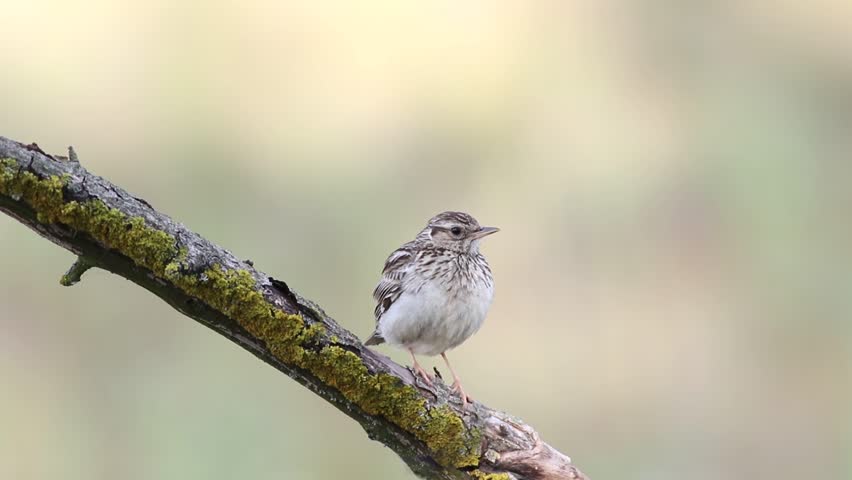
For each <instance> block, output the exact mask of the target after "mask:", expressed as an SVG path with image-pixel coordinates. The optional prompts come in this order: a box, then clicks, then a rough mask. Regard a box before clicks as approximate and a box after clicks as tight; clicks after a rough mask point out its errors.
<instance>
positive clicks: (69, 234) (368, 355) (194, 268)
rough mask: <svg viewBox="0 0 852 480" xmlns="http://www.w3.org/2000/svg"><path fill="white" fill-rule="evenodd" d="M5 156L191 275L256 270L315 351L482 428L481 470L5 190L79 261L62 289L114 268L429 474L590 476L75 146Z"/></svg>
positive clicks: (259, 283) (13, 210)
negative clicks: (110, 214)
mask: <svg viewBox="0 0 852 480" xmlns="http://www.w3.org/2000/svg"><path fill="white" fill-rule="evenodd" d="M0 159H12V160H14V164H13V165H14V168H16V169H17V172H15V174H16V175H19V174H22V173H23V172H29V173H31V174H33V175H35V176H36V177H37V178H39V179H46V178H50V177H51V176H57V177H61V178H63V179H64V184H65V185H64V187H63V190H62V196H63V200H64V201H67V202H71V201H76V202H80V203H82V202H91V201H100V202H103V203H104V204H105V205H107V206H109V207H111V208H114V209H116V210H118V211H120V212H122V213H123V214H125V215H126V216H127V217H128V218H137V217H138V218H141V219H143V220H144V222H145V225H147V226H148V227H151V228H153V229H156V230H159V231H162V232H165V233H167V234H168V235H170V236H172V237H174V238H175V239H176V240H177V244H178V247H179V248H180V249H183V251H184V252H185V253H186V255H185V258H184V259H183V260H182V263H181V265H182V269H183V273H184V274H201V272H204V271H205V270H207V269H208V268H211V267H212V266H213V265H219V266H221V268H222V269H223V270H234V269H240V270H244V271H247V272H249V273H250V274H251V278H253V279H254V282H255V288H256V290H257V291H258V292H261V293H262V295H263V298H264V300H265V301H266V302H268V303H269V306H270V308H273V309H280V310H282V311H284V312H286V313H290V314H298V315H301V316H302V317H303V318H304V321H305V323H306V324H308V325H316V324H319V325H322V326H323V327H324V332H325V333H324V334H323V335H322V337H321V338H319V339H318V340H317V341H316V344H315V345H314V347H312V348H320V347H321V346H323V345H327V344H331V343H332V342H333V343H334V344H335V345H339V346H341V347H343V348H345V350H347V351H349V352H352V353H354V354H355V355H357V357H358V359H359V360H360V361H361V362H362V363H363V365H365V366H366V368H367V370H368V371H369V372H370V374H380V373H384V374H388V375H392V376H394V377H396V378H398V379H399V381H401V382H402V383H403V384H405V385H412V386H415V387H416V388H417V391H418V392H419V394H420V395H422V397H423V398H424V399H425V401H426V403H425V405H426V407H425V409H426V411H425V412H424V414H427V415H428V411H429V409H430V408H433V407H435V406H438V405H448V406H450V408H452V409H453V412H454V414H455V415H457V416H458V417H459V418H461V419H462V421H463V422H464V426H465V428H467V429H468V431H472V429H478V431H480V432H481V445H479V446H478V448H476V451H475V452H474V453H475V454H476V456H477V458H478V466H471V467H464V468H455V467H452V466H442V465H440V464H439V462H438V461H436V458H435V456H434V452H433V451H432V450H430V448H429V447H428V446H427V445H425V444H424V443H423V442H421V441H420V440H418V439H417V437H416V436H415V435H414V434H413V433H412V432H409V431H406V430H404V429H403V428H401V427H399V426H397V425H396V424H394V423H393V422H392V421H389V420H388V419H386V418H384V417H382V416H374V415H369V414H367V413H366V412H364V410H362V408H361V407H359V405H358V404H356V403H354V402H353V401H350V400H349V399H347V398H346V396H344V395H343V394H342V393H341V392H340V391H338V390H337V389H336V388H334V387H332V386H330V385H328V384H327V383H326V382H323V381H322V380H320V379H319V378H318V377H317V376H315V375H314V374H313V373H312V372H310V371H306V370H304V369H302V368H299V367H297V366H294V365H290V364H288V363H286V362H284V361H282V360H281V359H280V358H278V357H277V356H276V355H274V354H273V353H272V352H271V351H270V349H269V348H268V346H267V344H266V343H265V342H264V341H263V340H261V339H259V338H257V337H256V336H255V335H253V334H252V333H250V332H249V331H247V330H246V329H245V328H243V327H242V326H241V325H240V324H239V323H238V322H237V321H235V319H233V318H230V317H229V316H227V315H225V314H223V313H222V312H221V311H220V310H217V309H216V308H213V307H211V306H210V305H208V304H207V303H205V302H204V301H202V300H200V299H199V298H195V297H193V296H192V295H190V294H188V293H186V292H185V291H184V290H182V289H181V288H178V287H176V286H175V285H174V284H173V283H171V282H170V281H168V279H166V278H162V276H161V275H160V276H158V275H157V274H155V273H154V272H152V271H151V270H149V269H147V268H145V267H142V266H140V265H138V264H137V263H136V262H134V261H133V260H132V259H131V258H129V257H128V256H127V255H125V253H124V252H122V251H118V250H116V249H113V248H109V246H107V245H104V244H102V243H100V242H99V241H98V240H97V239H95V238H93V236H91V235H89V234H87V232H82V231H78V230H75V229H73V228H69V226H68V225H63V224H62V223H51V222H47V221H45V220H44V216H43V215H42V216H40V215H39V214H40V213H43V212H39V211H38V207H37V206H34V205H32V204H30V203H28V202H27V201H26V199H25V198H22V197H21V196H20V195H14V194H9V193H6V194H4V193H2V190H1V189H0V211H3V212H4V213H6V214H8V215H10V216H11V217H13V218H15V219H16V220H18V221H19V222H21V223H23V224H24V225H26V226H27V227H29V228H31V229H32V230H33V231H35V232H36V233H38V234H39V235H41V236H42V237H44V238H46V239H48V240H50V241H51V242H53V243H55V244H57V245H59V246H61V247H63V248H65V249H67V250H69V251H71V252H73V253H74V254H75V255H77V256H78V257H79V258H80V260H79V261H78V262H76V263H75V264H74V265H73V266H72V268H71V269H70V270H69V271H68V273H67V274H66V275H65V276H64V277H63V284H66V285H73V284H74V283H76V282H78V281H79V280H80V276H81V275H82V274H83V273H84V272H85V271H86V270H87V269H88V268H91V267H96V268H101V269H104V270H108V271H110V272H113V273H115V274H118V275H120V276H122V277H124V278H126V279H128V280H130V281H132V282H134V283H136V284H137V285H139V286H141V287H142V288H144V289H146V290H148V291H150V292H151V293H153V294H155V295H157V296H158V297H160V298H161V299H163V300H164V301H166V302H167V303H168V304H169V305H171V306H172V307H174V308H175V309H177V310H178V311H180V312H181V313H183V314H184V315H186V316H188V317H190V318H192V319H194V320H196V321H198V322H200V323H202V324H204V325H206V326H208V327H209V328H211V329H213V330H214V331H216V332H218V333H219V334H221V335H222V336H224V337H225V338H227V339H229V340H231V341H232V342H235V343H237V344H238V345H240V346H241V347H243V348H244V349H246V350H248V351H249V352H251V353H252V354H254V355H255V356H257V357H258V358H259V359H261V360H263V361H264V362H266V363H268V364H269V365H271V366H273V367H275V368H276V369H278V370H280V371H281V372H283V373H284V374H286V375H287V376H289V377H291V378H292V379H294V380H296V381H297V382H299V383H300V384H302V385H303V386H305V387H307V388H309V389H310V390H311V391H312V392H314V393H315V394H316V395H318V396H319V397H320V398H322V399H323V400H325V401H327V402H329V403H331V404H332V405H334V406H335V407H337V408H338V409H339V410H340V411H341V412H343V413H345V414H346V415H348V416H349V417H351V418H353V419H355V420H356V421H357V422H358V423H360V424H361V426H362V427H363V428H364V430H365V431H366V432H367V435H368V436H369V437H370V438H371V439H374V440H377V441H379V442H381V443H383V444H384V445H387V446H388V447H390V448H391V449H392V450H394V451H395V452H396V453H397V454H398V455H399V456H400V457H401V458H402V459H403V460H404V461H405V462H406V463H407V464H408V465H409V466H410V467H411V469H412V470H413V471H414V472H415V473H416V474H417V475H419V476H421V477H423V478H429V479H459V478H471V477H472V476H473V477H482V478H484V475H486V474H491V473H493V474H504V475H503V476H502V477H491V478H515V479H530V480H533V479H557V478H568V479H585V478H587V477H585V476H584V475H583V474H582V473H581V472H580V471H579V470H578V469H577V468H576V467H574V466H573V465H572V464H571V460H570V459H569V458H568V457H567V456H565V455H563V454H561V453H560V452H558V451H557V450H555V449H554V448H552V447H551V446H549V445H548V444H546V443H544V442H542V441H541V440H540V439H539V436H538V434H537V433H536V432H535V430H533V429H532V427H530V426H528V425H526V424H524V423H523V422H522V421H521V420H519V419H517V418H514V417H512V416H510V415H508V414H506V413H503V412H499V411H496V410H493V409H491V408H488V407H486V406H485V405H482V404H480V403H478V402H474V403H473V404H472V405H470V406H468V408H467V410H462V408H461V405H460V404H459V402H458V399H457V398H455V397H454V396H453V395H452V394H451V392H450V391H449V389H448V387H447V386H446V385H444V384H442V383H441V382H436V385H435V387H429V386H426V385H423V384H422V383H421V382H418V381H417V379H416V378H415V377H414V376H413V375H412V373H411V372H410V371H409V370H408V369H407V368H405V367H403V366H401V365H399V364H397V363H395V362H393V361H392V360H390V359H389V358H387V357H386V356H384V355H381V354H379V353H376V352H374V351H372V350H370V349H368V348H366V347H364V346H363V345H362V343H361V342H360V341H359V339H358V338H357V337H356V336H355V335H353V334H352V333H350V332H349V331H347V330H346V329H344V328H343V327H341V326H340V325H339V324H338V323H337V322H336V321H335V320H334V319H332V318H331V317H329V316H328V315H326V314H325V313H324V312H323V311H322V309H321V308H319V307H318V306H317V305H316V304H314V303H313V302H311V301H309V300H306V299H304V298H302V297H301V296H300V295H299V294H297V293H296V292H295V291H293V290H291V289H290V288H289V287H288V286H287V285H286V284H285V283H284V282H282V281H278V280H273V279H271V278H270V277H269V276H268V275H267V274H265V273H263V272H261V271H260V270H257V269H256V268H254V266H253V265H252V264H251V263H250V262H246V261H243V260H240V259H239V258H237V257H236V256H234V255H233V254H232V253H231V252H229V251H227V250H225V249H224V248H222V247H219V246H218V245H215V244H213V243H212V242H210V241H208V240H207V239H205V238H203V237H201V236H200V235H198V234H196V233H194V232H192V231H190V230H189V229H187V228H186V227H185V226H184V225H183V224H181V223H179V222H176V221H174V220H172V219H171V218H169V217H168V216H166V215H164V214H162V213H160V212H158V211H157V210H155V209H154V208H153V207H152V206H151V205H149V204H148V203H147V202H145V201H144V200H142V199H140V198H137V197H135V196H133V195H131V194H129V193H127V192H126V191H125V190H123V189H122V188H120V187H117V186H115V185H113V184H112V183H110V182H109V181H107V180H105V179H103V178H101V177H98V176H95V175H93V174H91V173H89V172H88V171H87V170H86V169H85V168H83V167H82V166H81V164H80V163H79V162H78V161H77V158H76V154H74V152H73V150H70V151H69V156H68V158H66V157H58V156H51V155H48V154H46V153H44V152H42V151H41V149H39V148H38V146H36V145H35V144H31V145H25V144H22V143H19V142H16V141H13V140H9V139H6V138H3V137H0ZM2 168H7V170H8V167H4V166H0V169H2ZM0 173H2V171H0ZM285 253H286V252H285ZM57 269H59V267H57ZM332 454H333V452H332ZM474 470H475V471H474Z"/></svg>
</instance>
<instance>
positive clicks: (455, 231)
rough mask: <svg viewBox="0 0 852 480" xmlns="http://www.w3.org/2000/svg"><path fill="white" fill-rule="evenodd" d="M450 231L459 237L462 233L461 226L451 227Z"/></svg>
mask: <svg viewBox="0 0 852 480" xmlns="http://www.w3.org/2000/svg"><path fill="white" fill-rule="evenodd" d="M450 233H452V234H453V235H455V236H457V237H458V236H459V235H461V228H459V227H453V228H451V229H450Z"/></svg>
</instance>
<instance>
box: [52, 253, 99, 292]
mask: <svg viewBox="0 0 852 480" xmlns="http://www.w3.org/2000/svg"><path fill="white" fill-rule="evenodd" d="M94 266H95V264H94V263H92V262H90V261H89V260H86V259H85V258H83V257H77V260H76V261H75V262H74V263H73V264H72V265H71V268H69V269H68V271H67V272H65V275H62V278H61V279H60V280H59V284H60V285H62V286H63V287H70V286H72V285H76V284H77V283H79V282H80V277H82V276H83V274H84V273H86V271H87V270H88V269H90V268H92V267H94Z"/></svg>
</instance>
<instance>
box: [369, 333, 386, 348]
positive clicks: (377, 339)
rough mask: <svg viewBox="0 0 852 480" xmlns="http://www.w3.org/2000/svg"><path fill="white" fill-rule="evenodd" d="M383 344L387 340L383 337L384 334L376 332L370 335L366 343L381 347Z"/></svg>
mask: <svg viewBox="0 0 852 480" xmlns="http://www.w3.org/2000/svg"><path fill="white" fill-rule="evenodd" d="M382 343H385V339H384V338H383V337H382V334H381V333H379V331H378V330H376V331H375V332H373V334H372V335H370V338H368V339H367V340H366V341H365V342H364V345H379V344H382Z"/></svg>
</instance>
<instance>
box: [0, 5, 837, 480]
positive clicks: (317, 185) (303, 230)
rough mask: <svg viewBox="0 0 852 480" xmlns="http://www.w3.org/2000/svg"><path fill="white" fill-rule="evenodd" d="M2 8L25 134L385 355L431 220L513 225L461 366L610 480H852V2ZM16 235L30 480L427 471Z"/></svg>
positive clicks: (14, 333)
mask: <svg viewBox="0 0 852 480" xmlns="http://www.w3.org/2000/svg"><path fill="white" fill-rule="evenodd" d="M0 3H1V4H2V5H0V12H2V18H3V22H2V23H3V40H2V41H0V63H2V65H3V66H4V74H3V75H2V76H0V105H2V115H0V135H3V136H7V137H10V138H14V139H16V140H20V141H25V142H31V141H35V142H38V143H39V145H40V146H41V147H42V148H43V149H44V150H46V151H48V152H53V153H60V154H62V153H64V152H65V149H66V147H67V146H68V145H69V144H73V145H74V146H75V147H76V150H77V152H78V153H79V155H80V158H81V161H82V162H83V164H84V165H85V166H86V167H87V168H89V169H90V170H91V171H93V172H95V173H96V174H99V175H102V176H104V177H106V178H108V179H110V180H111V181H113V182H114V183H116V184H118V185H121V186H123V187H125V188H126V189H128V190H129V191H130V192H132V193H134V194H136V195H138V196H140V197H143V198H145V199H146V200H148V201H150V202H151V203H152V204H153V205H154V206H155V207H156V208H158V209H159V210H161V211H163V212H166V213H168V214H170V215H172V216H173V217H174V218H176V219H179V220H180V221H182V222H184V223H186V224H187V225H188V226H190V228H192V229H194V230H195V231H197V232H199V233H201V234H203V235H205V236H206V237H207V238H209V239H211V240H213V241H215V242H217V243H219V244H221V245H223V246H225V247H227V248H229V249H230V250H232V251H233V252H235V253H236V254H237V255H238V256H241V257H242V258H250V259H252V260H254V261H255V262H256V264H257V265H258V267H260V268H261V269H262V270H264V271H266V272H268V273H270V274H274V275H275V276H277V277H279V278H283V279H286V280H287V282H288V283H289V284H290V285H291V286H293V287H294V288H295V289H296V290H298V291H299V292H301V293H302V294H304V295H306V296H307V297H309V298H311V299H314V300H316V301H317V302H319V303H320V304H321V305H323V307H324V308H325V309H326V311H328V312H329V314H331V315H332V316H334V317H335V318H336V319H337V320H338V321H339V322H340V323H342V324H343V325H345V326H346V327H347V328H349V329H350V330H352V331H354V332H356V333H357V334H358V335H360V336H361V337H362V338H363V337H364V336H366V335H368V334H369V333H370V331H371V329H372V327H373V315H372V309H373V302H372V299H371V296H370V294H371V292H372V289H373V287H374V285H375V282H376V281H377V279H378V276H379V273H380V270H381V266H382V263H383V261H384V260H385V257H386V256H387V254H388V253H390V252H391V251H392V250H393V249H394V248H396V247H397V246H398V245H400V244H401V243H403V242H405V241H407V240H409V239H410V238H412V237H413V236H414V234H415V233H416V232H417V231H418V230H419V229H420V228H422V226H423V225H424V224H425V222H426V220H427V219H428V218H429V217H431V216H432V215H434V214H435V213H437V212H440V211H442V210H447V209H455V210H464V211H468V212H471V213H472V214H473V215H474V216H476V217H477V218H478V219H479V220H480V221H481V222H482V223H483V224H486V225H495V226H499V227H501V228H502V231H501V233H500V234H498V235H496V236H494V237H490V238H489V239H488V240H487V241H486V242H485V243H484V245H483V251H484V253H485V254H486V255H487V257H488V259H489V261H490V263H491V265H492V268H493V271H494V274H495V277H496V284H497V293H496V298H495V301H494V305H493V307H492V310H491V314H490V315H489V318H488V321H487V322H486V324H485V326H484V328H483V329H482V330H481V331H480V333H479V334H478V335H476V336H475V337H473V338H472V339H471V340H470V341H468V342H467V343H466V344H464V345H463V346H462V347H461V348H459V349H458V350H457V351H455V352H454V353H453V354H452V355H451V356H452V357H453V361H454V365H455V366H456V367H457V369H458V371H459V373H460V375H461V376H462V378H464V379H465V381H466V384H465V385H466V387H467V389H468V391H469V392H470V393H471V395H472V396H473V397H474V398H476V399H478V400H480V401H483V402H485V403H486V404H488V405H490V406H492V407H495V408H498V409H504V410H507V411H509V412H511V413H513V414H515V415H517V416H520V417H522V418H523V419H524V420H526V421H528V422H529V423H530V424H532V425H533V426H535V427H536V428H537V429H538V430H539V432H540V433H541V434H542V436H543V438H544V439H545V440H547V441H549V442H550V443H552V444H553V445H555V446H556V447H557V448H559V449H561V450H562V451H563V452H565V453H566V454H568V455H570V456H571V457H572V458H573V459H574V460H575V461H576V462H577V464H578V465H579V466H580V467H581V468H582V469H583V470H585V471H586V472H587V473H588V474H589V475H590V476H591V477H592V478H598V479H604V478H630V479H651V478H653V479H655V480H659V479H682V478H690V479H693V480H701V479H716V478H719V477H722V476H724V477H725V478H743V479H753V478H772V477H776V476H784V477H785V478H796V477H799V478H824V479H830V478H852V461H850V456H852V414H851V413H850V407H849V405H850V402H852V325H850V320H852V243H850V242H852V220H850V211H852V210H850V208H852V188H850V183H852V162H850V153H852V48H850V45H852V3H849V2H848V1H842V0H816V1H813V2H806V3H805V2H794V1H788V0H782V1H774V2H769V1H750V0H746V1H739V2H733V1H729V2H725V1H721V2H666V1H652V0H646V1H633V2H616V1H611V0H604V1H595V2H592V1H514V2H513V1H498V2H483V1H466V2H448V1H436V2H412V1H402V2H400V1H393V2H391V1H359V2H334V3H332V2H307V1H305V2H292V1H290V2H282V1H276V2H261V1H257V2H254V1H250V2H235V1H230V2H229V1H220V0H213V1H207V2H192V1H171V0H168V1H167V0H154V1H145V2H142V1H135V2H112V1H98V0H91V1H79V2H77V1H41V0H35V1H28V2H13V1H2V2H0ZM0 245H2V246H3V247H4V248H3V252H4V253H3V254H2V255H0V272H2V274H0V478H8V479H19V480H29V479H55V478H63V479H113V478H126V479H131V480H132V479H140V480H141V479H194V478H197V479H202V478H203V479H232V478H245V479H279V478H297V479H326V478H342V477H344V476H345V477H346V478H354V479H375V478H400V479H404V478H410V477H411V474H410V473H409V472H408V471H407V468H406V467H405V466H404V464H403V463H402V462H401V461H400V460H399V459H398V458H397V457H396V456H395V455H394V454H393V453H392V452H391V451H390V450H388V449H386V448H383V447H382V446H381V445H380V444H378V443H375V442H371V441H368V440H367V438H366V435H365V434H364V432H363V431H362V430H361V429H360V427H359V426H358V425H357V424H356V423H355V422H354V421H352V420H350V419H349V418H347V417H345V416H344V415H343V414H341V413H340V412H338V411H337V410H335V409H334V408H332V407H331V406H329V405H327V404H325V403H323V402H320V401H317V399H316V398H315V397H314V396H313V395H312V394H311V393H309V392H308V391H307V390H306V389H304V388H302V387H300V386H298V385H297V384H296V383H295V382H293V381H291V380H289V379H288V378H286V377H284V376H282V375H281V374H279V373H278V372H277V371H275V370H273V369H272V368H270V367H268V366H266V365H265V364H263V363H261V362H259V361H257V360H256V359H255V358H254V357H253V356H251V355H250V354H248V353H247V352H245V351H243V350H241V349H240V348H238V347H237V346H235V345H234V344H232V343H230V342H228V341H226V340H224V339H223V338H221V337H220V336H219V335H216V334H214V333H212V332H211V331H209V330H207V329H206V328H204V327H202V326H201V325H199V324H197V323H195V322H193V321H191V320H189V319H187V318H185V317H183V316H181V315H179V314H178V313H177V312H175V311H174V310H172V309H171V308H169V307H167V306H166V305H165V304H164V303H162V302H160V301H158V300H157V299H156V298H154V297H153V296H152V295H150V294H149V293H147V292H146V291H144V290H142V289H141V288H139V287H136V286H134V285H133V284H131V283H129V282H127V281H125V280H123V279H121V278H118V277H115V276H112V275H111V274H109V273H106V272H103V271H91V272H90V273H87V274H86V277H85V281H83V282H82V283H81V284H80V285H78V286H76V287H74V288H62V287H60V286H59V277H60V275H61V274H62V273H63V272H64V271H65V269H66V268H67V267H68V266H69V265H70V264H71V262H72V256H71V254H70V253H68V252H66V251H64V250H62V249H60V248H59V247H56V246H54V245H52V244H50V243H49V242H47V241H44V240H42V239H40V238H38V237H37V236H35V235H34V234H33V233H32V232H30V231H29V230H27V229H26V228H25V227H23V226H22V225H20V224H18V223H16V222H15V221H13V220H11V219H10V218H8V217H6V216H0ZM379 350H380V351H382V352H383V353H386V354H389V355H391V356H392V357H393V358H395V359H397V360H398V361H400V362H404V363H405V362H407V358H406V355H405V354H401V353H400V352H398V351H395V350H393V349H391V348H388V347H384V346H383V347H380V348H379ZM433 364H434V365H438V366H440V368H443V366H442V365H441V363H440V361H438V362H434V361H432V362H431V363H428V364H427V365H428V366H431V365H433Z"/></svg>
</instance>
